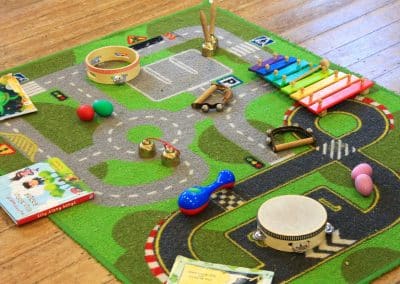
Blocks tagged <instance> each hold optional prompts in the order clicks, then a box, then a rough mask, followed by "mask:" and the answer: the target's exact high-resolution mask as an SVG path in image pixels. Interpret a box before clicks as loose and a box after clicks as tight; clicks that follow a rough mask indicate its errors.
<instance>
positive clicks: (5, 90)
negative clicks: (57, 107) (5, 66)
mask: <svg viewBox="0 0 400 284" xmlns="http://www.w3.org/2000/svg"><path fill="white" fill-rule="evenodd" d="M35 111H37V109H36V107H35V105H34V104H33V103H32V101H31V99H30V98H29V96H28V95H27V94H26V93H25V91H24V90H23V89H22V87H21V85H20V83H19V81H18V80H17V78H15V77H14V76H12V74H6V75H3V76H1V77H0V120H5V119H8V118H11V117H15V116H20V115H24V114H27V113H31V112H35Z"/></svg>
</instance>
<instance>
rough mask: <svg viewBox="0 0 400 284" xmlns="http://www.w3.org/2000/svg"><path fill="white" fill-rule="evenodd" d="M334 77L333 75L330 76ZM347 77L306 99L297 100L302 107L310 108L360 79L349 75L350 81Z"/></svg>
mask: <svg viewBox="0 0 400 284" xmlns="http://www.w3.org/2000/svg"><path fill="white" fill-rule="evenodd" d="M332 76H334V75H332ZM348 78H349V77H348V75H346V74H345V77H343V78H342V79H341V80H339V81H337V82H335V83H333V84H331V85H329V86H327V87H325V88H323V89H321V90H319V91H317V92H315V93H313V94H310V95H309V96H308V97H304V98H302V99H300V100H299V103H300V104H302V105H303V106H305V107H307V106H310V105H312V104H314V103H315V102H317V101H319V100H322V99H324V98H326V97H329V96H330V95H332V94H334V93H336V92H338V91H340V90H342V89H344V88H346V87H348V86H349V84H353V83H355V82H356V81H358V80H360V78H358V77H357V76H354V75H351V76H350V81H349V79H348Z"/></svg>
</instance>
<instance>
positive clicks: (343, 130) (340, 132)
mask: <svg viewBox="0 0 400 284" xmlns="http://www.w3.org/2000/svg"><path fill="white" fill-rule="evenodd" d="M317 124H318V125H319V127H320V128H321V130H322V131H324V132H326V133H328V134H329V135H331V136H333V137H336V138H340V137H343V136H345V135H346V134H350V133H351V132H352V131H354V130H356V129H357V127H360V126H361V125H360V124H359V122H358V121H357V119H356V118H355V117H354V116H352V115H350V114H348V113H341V112H330V113H328V114H326V115H325V116H323V117H321V118H320V119H318V121H317Z"/></svg>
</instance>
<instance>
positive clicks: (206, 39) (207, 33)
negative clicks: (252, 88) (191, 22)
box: [200, 10, 211, 42]
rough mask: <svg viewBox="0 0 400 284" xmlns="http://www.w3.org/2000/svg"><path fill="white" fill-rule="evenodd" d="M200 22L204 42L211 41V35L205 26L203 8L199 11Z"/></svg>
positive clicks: (205, 20)
mask: <svg viewBox="0 0 400 284" xmlns="http://www.w3.org/2000/svg"><path fill="white" fill-rule="evenodd" d="M200 22H201V26H202V28H203V34H204V39H205V41H206V42H211V36H210V33H209V31H208V28H207V18H206V14H204V12H203V10H201V11H200Z"/></svg>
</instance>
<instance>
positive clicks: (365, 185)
mask: <svg viewBox="0 0 400 284" xmlns="http://www.w3.org/2000/svg"><path fill="white" fill-rule="evenodd" d="M354 183H355V186H356V189H357V191H358V192H359V193H360V194H361V195H363V196H369V195H370V194H371V193H372V190H373V189H374V183H373V182H372V179H371V177H370V176H369V175H366V174H359V175H358V176H357V177H356V179H355V182H354Z"/></svg>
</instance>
